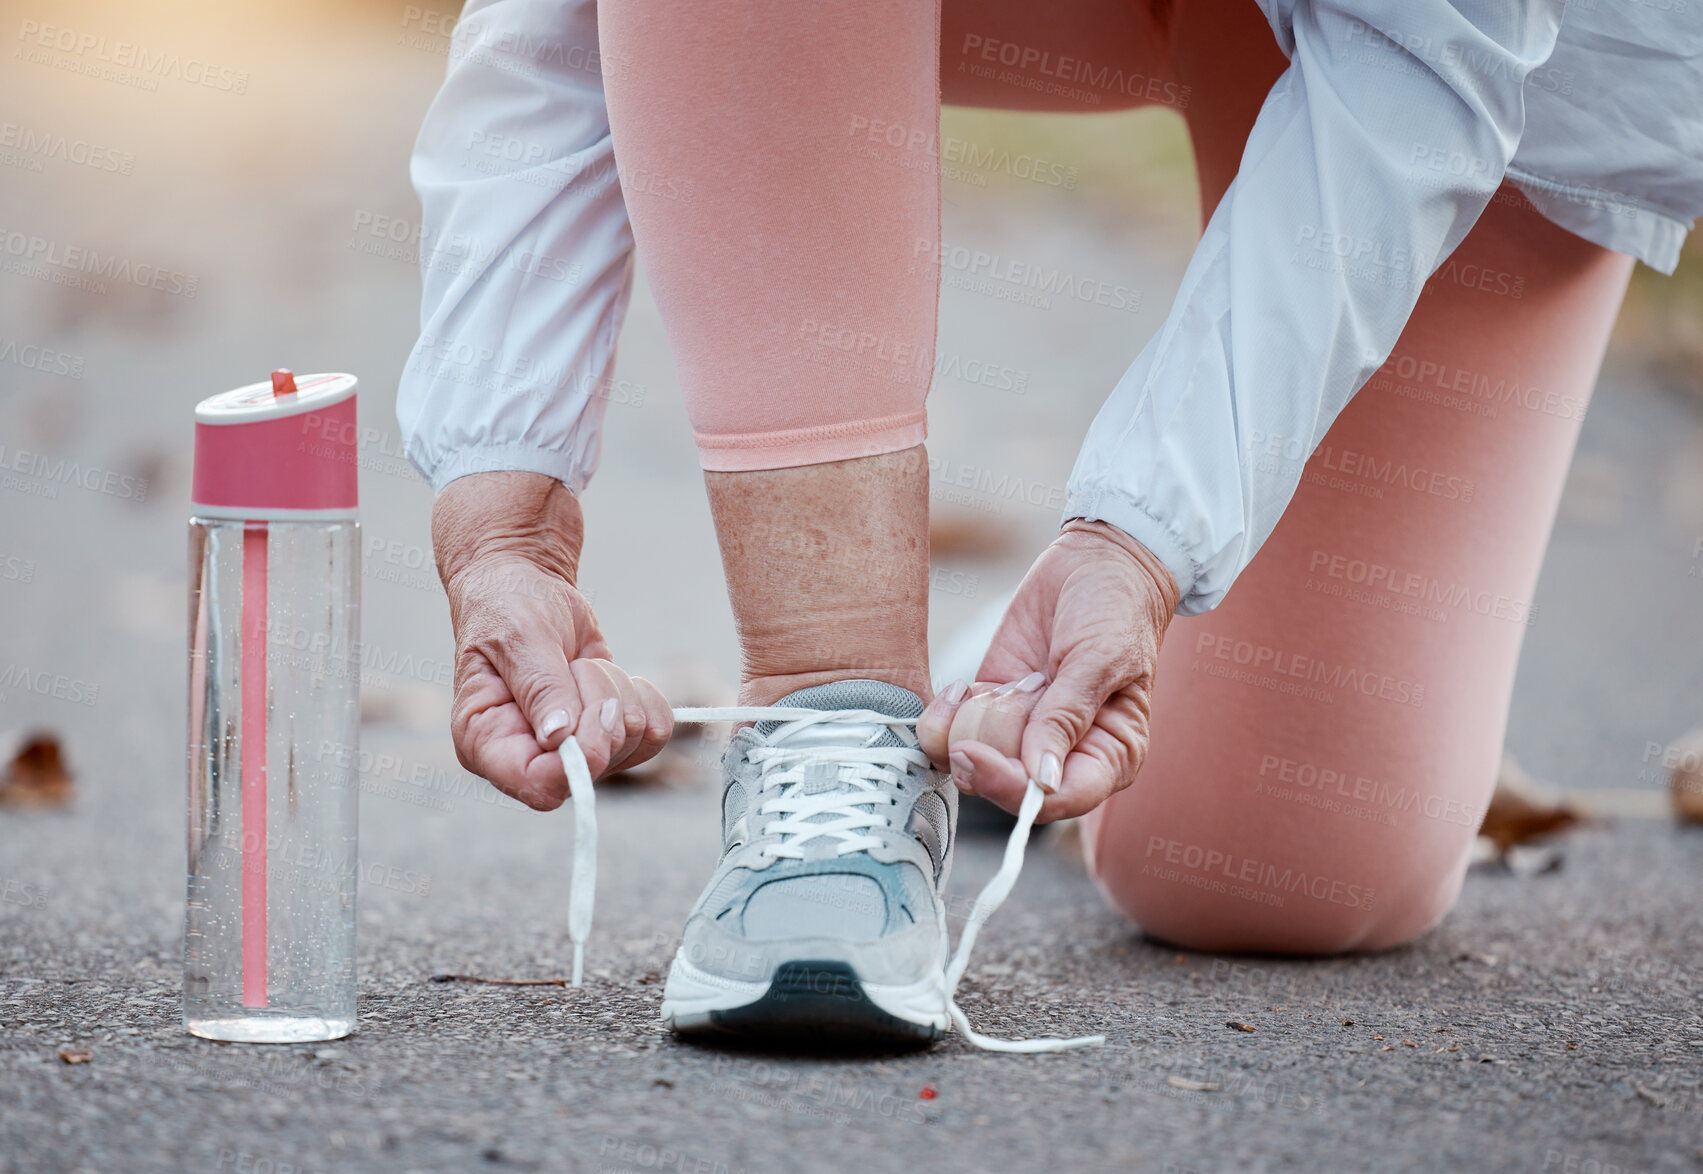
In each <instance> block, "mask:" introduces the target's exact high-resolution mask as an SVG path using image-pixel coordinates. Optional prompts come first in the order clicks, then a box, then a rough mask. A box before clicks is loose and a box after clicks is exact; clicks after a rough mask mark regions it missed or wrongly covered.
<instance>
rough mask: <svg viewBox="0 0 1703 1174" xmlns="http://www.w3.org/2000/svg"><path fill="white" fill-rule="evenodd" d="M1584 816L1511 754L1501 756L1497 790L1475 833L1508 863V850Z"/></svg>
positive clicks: (1572, 823)
mask: <svg viewBox="0 0 1703 1174" xmlns="http://www.w3.org/2000/svg"><path fill="white" fill-rule="evenodd" d="M1584 818H1585V817H1584V813H1583V812H1581V811H1579V810H1578V809H1577V808H1575V807H1573V806H1571V805H1569V804H1567V803H1564V802H1562V801H1561V800H1560V799H1559V798H1558V797H1557V796H1556V794H1555V791H1554V788H1552V787H1550V786H1548V785H1547V784H1545V783H1542V782H1539V781H1538V780H1537V779H1534V778H1532V776H1531V775H1529V774H1527V773H1526V772H1525V770H1524V769H1522V768H1521V766H1520V764H1519V762H1518V761H1517V760H1516V759H1515V758H1514V756H1513V755H1512V754H1508V753H1504V754H1503V755H1502V769H1501V771H1500V772H1498V774H1497V776H1496V790H1495V792H1494V793H1493V794H1492V795H1491V796H1490V805H1489V806H1488V807H1486V808H1485V810H1484V822H1483V823H1481V824H1480V825H1479V828H1478V834H1479V835H1481V836H1483V837H1484V838H1485V839H1487V840H1489V841H1490V842H1491V843H1492V844H1493V845H1494V846H1495V848H1496V855H1497V857H1498V859H1500V860H1501V861H1502V862H1503V863H1504V864H1505V863H1507V859H1508V850H1509V849H1510V848H1512V847H1514V845H1516V844H1524V843H1527V842H1529V841H1532V840H1540V839H1543V838H1544V837H1546V836H1552V835H1555V834H1557V833H1558V832H1564V831H1566V830H1567V829H1568V828H1571V827H1574V826H1576V825H1578V824H1580V823H1583V822H1584Z"/></svg>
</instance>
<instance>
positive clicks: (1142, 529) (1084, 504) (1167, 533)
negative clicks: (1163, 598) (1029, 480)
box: [1064, 489, 1211, 616]
mask: <svg viewBox="0 0 1703 1174" xmlns="http://www.w3.org/2000/svg"><path fill="white" fill-rule="evenodd" d="M1072 518H1082V519H1084V520H1086V521H1090V522H1109V523H1111V524H1112V525H1114V526H1116V527H1117V528H1118V529H1120V530H1122V531H1123V532H1124V533H1125V534H1128V535H1129V536H1130V537H1131V538H1133V539H1135V540H1136V541H1137V542H1139V543H1141V545H1143V546H1145V547H1146V548H1147V549H1148V550H1149V551H1151V552H1152V553H1153V557H1154V558H1156V559H1158V560H1159V561H1160V562H1162V563H1164V564H1165V569H1166V570H1168V571H1170V572H1171V577H1172V578H1174V579H1175V580H1176V581H1177V590H1178V592H1179V595H1178V598H1179V600H1180V602H1179V603H1178V604H1177V611H1176V614H1177V615H1180V616H1192V615H1200V614H1201V613H1202V612H1205V611H1209V610H1211V604H1210V603H1208V602H1207V601H1205V600H1203V599H1196V598H1194V594H1193V593H1194V588H1195V583H1196V582H1197V581H1198V580H1199V578H1200V564H1199V563H1197V562H1195V560H1194V556H1193V555H1191V554H1190V553H1189V551H1188V547H1186V546H1184V545H1183V541H1182V539H1181V538H1179V537H1178V536H1177V535H1176V534H1174V533H1172V531H1171V528H1170V527H1169V526H1167V525H1166V524H1165V523H1164V522H1162V521H1160V520H1159V519H1158V518H1156V517H1154V516H1153V515H1152V514H1150V513H1148V512H1147V511H1146V510H1145V509H1144V508H1142V507H1141V506H1140V505H1139V504H1137V503H1136V502H1134V501H1132V500H1131V499H1129V498H1126V497H1124V496H1123V495H1122V494H1119V493H1116V492H1108V491H1106V490H1098V489H1097V490H1073V491H1071V492H1069V493H1067V495H1066V497H1065V507H1064V520H1065V521H1067V522H1068V521H1070V519H1072Z"/></svg>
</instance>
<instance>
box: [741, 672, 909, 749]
mask: <svg viewBox="0 0 1703 1174" xmlns="http://www.w3.org/2000/svg"><path fill="white" fill-rule="evenodd" d="M775 704H776V705H777V706H782V707H785V708H787V709H868V710H872V711H874V712H875V713H886V714H891V715H892V716H893V717H916V716H918V715H919V714H921V713H922V698H920V697H918V696H917V695H916V694H915V693H912V692H911V691H910V690H909V689H901V688H899V686H897V685H889V684H888V683H887V682H886V681H860V680H851V681H830V682H829V683H828V684H826V685H812V686H810V688H808V689H800V690H798V691H797V692H796V693H788V694H787V695H786V696H785V697H782V698H781V699H780V700H779V701H777V702H775ZM785 724H786V723H785V722H781V721H765V722H758V723H757V733H759V734H761V735H762V736H763V737H765V738H767V737H769V736H770V735H771V734H773V733H774V732H775V731H776V730H778V729H780V728H781V726H783V725H785ZM878 728H879V729H880V732H881V736H880V737H879V738H877V739H876V740H875V741H874V742H869V737H870V735H871V734H873V733H875V732H876V730H877V729H878ZM816 742H820V743H822V744H824V745H835V744H845V743H847V742H851V743H853V744H854V745H858V746H862V745H866V744H867V745H872V746H902V745H904V743H903V742H901V741H899V739H898V738H896V737H895V736H894V735H893V731H891V730H889V729H886V728H885V727H876V726H874V725H857V724H852V723H839V722H834V723H823V724H821V725H816V726H811V727H810V728H808V729H805V730H800V731H799V732H798V733H797V734H794V735H793V736H792V737H790V738H788V739H787V745H789V746H790V745H795V744H803V745H809V744H811V743H816Z"/></svg>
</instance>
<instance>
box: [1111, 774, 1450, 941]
mask: <svg viewBox="0 0 1703 1174" xmlns="http://www.w3.org/2000/svg"><path fill="white" fill-rule="evenodd" d="M1126 794H1127V793H1126ZM1122 799H1123V796H1119V797H1116V798H1114V799H1113V800H1112V801H1111V802H1110V803H1108V804H1107V805H1106V806H1105V807H1104V808H1102V810H1101V811H1099V812H1096V813H1095V815H1094V816H1093V817H1091V824H1090V830H1089V833H1088V834H1089V842H1090V845H1091V847H1090V859H1091V871H1092V873H1093V875H1094V878H1095V880H1096V882H1097V883H1098V884H1099V886H1100V888H1101V891H1102V892H1103V893H1104V894H1105V896H1106V898H1107V900H1108V901H1109V902H1110V903H1111V904H1112V905H1113V906H1114V907H1115V908H1117V909H1118V910H1119V911H1120V912H1122V913H1123V914H1124V915H1125V916H1127V917H1129V918H1130V919H1131V920H1132V921H1134V922H1135V923H1136V924H1137V925H1138V926H1140V927H1141V929H1142V930H1143V931H1144V932H1146V933H1148V934H1149V935H1151V936H1153V937H1155V938H1158V939H1160V940H1162V941H1165V942H1169V943H1172V944H1174V945H1178V946H1182V947H1186V948H1188V949H1195V950H1203V951H1210V952H1222V953H1274V954H1339V953H1345V952H1350V951H1363V950H1379V949H1385V948H1388V947H1390V946H1396V945H1400V944H1402V943H1403V942H1407V941H1411V940H1413V939H1414V938H1416V937H1418V936H1420V935H1421V934H1423V933H1425V932H1426V931H1427V930H1429V929H1431V928H1432V927H1433V926H1435V925H1436V924H1437V923H1438V922H1439V921H1441V920H1442V918H1443V917H1444V915H1445V914H1447V913H1448V911H1449V910H1450V909H1451V908H1452V907H1453V906H1454V904H1455V901H1456V899H1457V898H1458V897H1459V895H1460V890H1461V881H1462V877H1463V875H1464V872H1465V862H1466V849H1467V848H1468V847H1469V846H1470V841H1471V838H1472V829H1470V828H1465V827H1457V828H1456V829H1455V830H1454V831H1453V832H1444V831H1435V830H1432V831H1430V832H1429V834H1426V832H1427V830H1426V829H1420V833H1421V834H1420V835H1419V836H1418V837H1417V838H1418V839H1419V840H1421V841H1423V842H1420V843H1415V842H1414V841H1413V839H1412V838H1408V837H1398V836H1391V835H1388V834H1370V835H1360V836H1357V835H1353V834H1346V835H1344V834H1337V835H1335V836H1334V837H1333V836H1330V835H1329V834H1328V833H1329V831H1330V830H1331V829H1329V828H1328V827H1323V826H1321V827H1320V828H1319V829H1318V830H1319V832H1320V833H1321V835H1320V836H1319V843H1318V844H1317V846H1316V847H1315V848H1314V849H1313V850H1311V851H1305V852H1297V851H1292V850H1285V849H1284V848H1283V847H1281V846H1280V845H1279V844H1276V843H1273V842H1272V839H1271V838H1270V837H1268V836H1266V835H1264V834H1262V830H1261V829H1260V827H1259V826H1258V824H1257V822H1256V823H1254V824H1250V822H1249V820H1248V819H1246V818H1242V817H1232V816H1235V813H1233V812H1232V813H1227V814H1226V816H1225V817H1221V818H1219V819H1217V820H1213V819H1204V820H1190V821H1186V822H1182V823H1179V822H1177V821H1174V820H1165V819H1164V818H1163V816H1162V814H1161V813H1160V812H1158V811H1155V810H1152V809H1151V808H1148V809H1145V810H1144V809H1143V806H1142V805H1140V804H1134V805H1126V804H1125V803H1124V802H1120V800H1122ZM1382 830H1383V831H1385V832H1387V831H1388V830H1389V829H1388V828H1384V829H1382Z"/></svg>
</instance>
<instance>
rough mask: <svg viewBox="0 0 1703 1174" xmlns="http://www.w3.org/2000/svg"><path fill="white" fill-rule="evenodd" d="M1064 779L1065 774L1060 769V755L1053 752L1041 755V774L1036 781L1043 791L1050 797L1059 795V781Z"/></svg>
mask: <svg viewBox="0 0 1703 1174" xmlns="http://www.w3.org/2000/svg"><path fill="white" fill-rule="evenodd" d="M1063 777H1064V772H1063V771H1062V770H1060V769H1059V765H1058V755H1056V754H1054V753H1053V752H1052V751H1051V750H1049V751H1047V752H1046V753H1045V754H1043V755H1041V773H1040V776H1039V777H1037V778H1036V779H1035V782H1037V783H1039V784H1040V787H1041V790H1043V791H1045V792H1046V793H1047V794H1049V795H1056V794H1058V785H1059V781H1060V780H1061V779H1062V778H1063Z"/></svg>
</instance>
